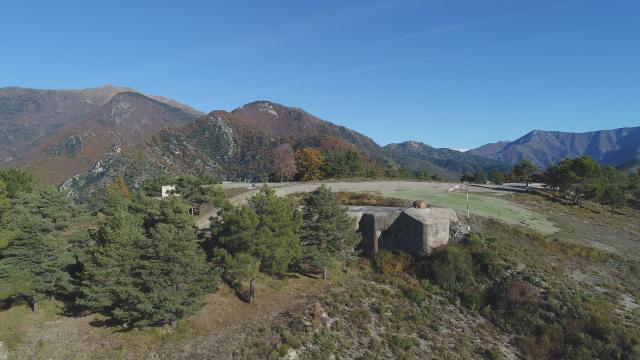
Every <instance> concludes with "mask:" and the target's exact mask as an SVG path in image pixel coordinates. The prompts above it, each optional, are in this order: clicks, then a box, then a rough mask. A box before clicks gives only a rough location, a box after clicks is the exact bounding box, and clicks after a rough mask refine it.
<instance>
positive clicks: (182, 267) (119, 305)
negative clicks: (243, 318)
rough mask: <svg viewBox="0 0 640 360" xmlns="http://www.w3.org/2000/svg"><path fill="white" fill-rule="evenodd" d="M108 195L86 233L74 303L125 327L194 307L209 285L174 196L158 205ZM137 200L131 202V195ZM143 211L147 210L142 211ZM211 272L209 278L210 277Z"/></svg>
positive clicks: (168, 318) (167, 319)
mask: <svg viewBox="0 0 640 360" xmlns="http://www.w3.org/2000/svg"><path fill="white" fill-rule="evenodd" d="M120 196H121V197H122V198H121V199H120V200H118V199H117V194H116V195H113V194H111V195H110V198H109V201H108V202H107V203H109V204H111V205H110V206H111V207H109V208H107V209H104V214H105V217H104V219H103V220H102V221H101V222H100V225H99V228H98V230H97V231H96V232H94V233H93V234H92V237H91V238H92V240H93V241H92V244H91V245H90V247H89V251H88V256H87V261H86V264H84V267H85V270H84V273H83V286H82V289H81V290H82V294H83V297H82V298H81V299H80V301H79V303H80V304H82V305H85V306H87V307H89V308H90V309H93V310H96V311H100V312H102V313H104V314H106V315H108V316H110V317H111V318H112V319H114V320H116V321H118V322H120V323H122V324H124V325H125V327H128V326H146V325H161V324H167V323H173V322H174V321H176V320H177V319H179V318H182V317H184V316H187V315H189V314H192V313H193V312H195V311H196V310H197V309H199V308H200V307H201V306H202V304H203V302H204V297H205V295H206V293H207V292H208V291H209V290H210V289H212V288H214V287H215V285H216V279H217V275H215V272H213V273H212V271H211V269H210V267H209V265H208V264H207V262H206V258H205V255H204V252H203V251H202V249H201V248H200V244H199V243H198V239H197V237H196V229H195V228H194V226H193V224H192V223H191V221H190V219H189V217H188V216H186V215H185V214H184V212H181V204H180V202H179V200H178V198H169V199H165V200H163V201H162V202H161V203H160V205H159V207H156V206H155V205H152V204H151V203H148V202H146V201H145V198H144V197H139V198H138V197H137V196H135V195H134V196H133V200H132V201H133V203H131V202H130V201H129V200H128V199H125V198H124V197H123V196H122V195H120ZM137 198H138V199H141V200H143V202H142V203H141V204H136V203H135V200H136V199H137ZM145 209H146V210H149V211H150V212H149V213H145ZM212 275H213V276H212Z"/></svg>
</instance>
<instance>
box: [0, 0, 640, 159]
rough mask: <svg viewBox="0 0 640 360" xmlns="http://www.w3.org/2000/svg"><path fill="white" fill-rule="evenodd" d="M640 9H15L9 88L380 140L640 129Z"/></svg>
mask: <svg viewBox="0 0 640 360" xmlns="http://www.w3.org/2000/svg"><path fill="white" fill-rule="evenodd" d="M638 19H640V1H636V0H628V1H618V0H600V1H596V0H579V1H578V0H569V1H563V0H556V1H518V0H502V1H497V0H483V1H478V0H466V1H458V0H434V1H417V0H415V1H413V0H407V1H402V0H394V1H375V0H369V1H344V0H343V1H332V0H326V1H313V2H312V1H300V0H297V1H277V0H273V1H258V0H256V1H233V2H230V1H189V0H183V1H179V2H178V1H173V2H169V1H160V0H158V1H148V2H142V1H133V0H132V1H108V2H107V1H101V2H93V1H56V2H51V1H46V2H45V1H42V2H34V1H27V0H23V1H6V2H2V3H1V4H0V86H26V87H35V88H85V87H95V86H101V85H104V84H115V85H122V86H131V87H134V88H137V89H139V90H141V91H143V92H146V93H150V94H157V95H163V96H167V97H171V98H174V99H176V100H178V101H181V102H184V103H187V104H189V105H191V106H194V107H196V108H198V109H200V110H203V111H210V110H213V109H227V110H231V109H233V108H235V107H237V106H239V105H242V104H244V103H247V102H250V101H253V100H257V99H264V100H272V101H275V102H279V103H282V104H285V105H291V106H296V107H301V108H303V109H305V110H307V111H309V112H310V113H312V114H314V115H317V116H319V117H321V118H323V119H326V120H329V121H331V122H334V123H337V124H340V125H344V126H347V127H350V128H353V129H355V130H358V131H360V132H362V133H364V134H366V135H369V136H371V137H372V138H373V139H374V140H376V141H377V142H379V143H380V144H382V145H385V144H387V143H390V142H400V141H404V140H409V139H412V140H419V141H423V142H426V143H428V144H431V145H433V146H437V147H451V148H471V147H475V146H478V145H482V144H484V143H487V142H493V141H498V140H506V139H510V140H513V139H515V138H517V137H519V136H521V135H524V134H525V133H526V132H528V131H530V130H532V129H543V130H561V131H590V130H596V129H605V128H616V127H624V126H638V125H640V21H639V20H638Z"/></svg>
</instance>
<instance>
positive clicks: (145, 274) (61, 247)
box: [0, 170, 357, 328]
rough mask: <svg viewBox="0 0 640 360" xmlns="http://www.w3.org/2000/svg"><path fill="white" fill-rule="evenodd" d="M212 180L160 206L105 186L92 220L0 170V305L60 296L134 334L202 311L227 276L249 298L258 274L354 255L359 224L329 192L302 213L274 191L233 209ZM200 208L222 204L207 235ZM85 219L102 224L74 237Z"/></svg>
mask: <svg viewBox="0 0 640 360" xmlns="http://www.w3.org/2000/svg"><path fill="white" fill-rule="evenodd" d="M159 181H161V182H162V181H164V179H161V180H159ZM203 181H204V182H206V180H196V179H193V178H187V177H185V178H182V179H179V183H180V187H181V190H182V191H184V192H185V195H184V196H171V197H167V198H163V199H157V198H156V197H150V196H147V195H146V194H145V193H144V192H143V191H136V192H130V191H129V190H128V189H127V188H126V186H125V185H124V181H122V179H120V180H119V181H118V180H117V181H115V182H114V183H113V184H111V185H110V186H109V187H108V188H107V189H105V193H104V195H103V196H102V198H101V199H100V201H99V202H98V203H99V206H98V209H97V210H96V211H95V212H94V213H93V217H87V218H83V219H80V220H81V221H78V219H79V217H80V216H86V215H87V214H88V212H89V210H88V208H87V207H83V206H79V205H77V204H75V203H73V202H72V200H71V199H70V198H69V197H68V196H67V195H66V194H64V193H62V192H60V191H58V190H57V189H54V188H51V187H43V186H39V185H37V184H36V183H35V181H34V180H33V177H31V176H30V175H29V174H27V173H25V172H22V171H14V170H12V171H10V172H1V173H0V304H5V305H9V306H10V305H11V304H14V303H19V302H22V301H26V302H27V303H28V304H30V305H31V306H32V308H33V310H34V311H37V307H38V302H39V301H40V300H42V299H43V298H45V297H56V298H58V299H60V300H63V301H65V302H66V303H67V304H68V305H70V308H73V309H76V310H78V311H91V312H95V313H100V314H103V315H105V316H106V317H107V318H108V319H109V321H110V322H113V323H115V324H120V325H122V326H123V327H125V328H131V327H135V326H158V325H165V324H173V323H175V321H176V320H178V319H180V318H183V317H185V316H188V315H190V314H192V313H194V312H195V311H197V310H198V309H200V308H201V307H202V306H203V304H204V300H205V297H206V295H207V294H208V293H210V292H212V291H214V290H215V289H216V287H217V286H218V282H219V279H220V278H221V275H222V278H223V279H225V280H226V279H228V280H230V281H231V282H232V283H233V284H236V285H237V284H240V283H242V282H246V281H248V282H250V283H251V289H250V291H249V298H248V300H249V301H252V300H253V295H254V291H253V289H254V285H255V280H256V278H257V276H258V274H259V273H263V274H265V275H267V276H283V275H285V274H287V273H289V272H291V271H295V270H298V271H299V270H300V269H301V268H302V267H305V268H307V269H308V268H311V269H312V271H318V272H320V271H322V273H323V275H324V277H325V278H326V277H327V276H328V270H327V269H328V267H329V265H330V264H331V262H332V261H334V260H336V259H340V258H343V257H349V256H351V255H353V254H354V247H355V245H356V242H357V236H356V233H355V230H354V225H355V224H354V220H353V219H352V218H350V217H349V216H348V215H347V213H346V211H345V210H344V209H343V208H342V207H340V205H339V203H338V200H337V197H336V195H335V194H333V193H332V192H331V190H330V189H329V188H327V187H324V186H322V187H320V188H318V189H317V190H316V191H315V192H314V193H313V194H312V195H311V196H310V197H309V198H308V199H307V200H306V205H307V206H306V207H304V210H302V211H301V210H299V209H298V207H297V206H296V205H295V204H294V203H293V202H292V200H290V199H287V198H282V197H278V196H276V194H275V192H274V191H273V190H271V189H269V188H267V187H265V188H263V189H262V190H261V191H260V192H259V193H258V194H256V195H255V196H254V197H252V198H251V199H249V201H248V202H247V204H245V205H240V206H234V205H232V204H231V203H230V202H229V201H228V200H227V199H226V196H225V194H224V191H223V190H222V189H221V188H220V187H218V186H209V185H208V184H202V182H203ZM147 185H148V186H150V187H153V186H152V185H150V184H147ZM154 188H155V187H154ZM152 195H153V194H152ZM181 195H183V194H181ZM191 201H206V202H210V204H211V205H212V206H215V207H217V208H218V209H219V216H218V218H217V220H215V221H213V222H212V226H211V230H212V235H211V237H210V238H207V237H205V236H202V234H200V233H199V232H198V229H197V228H196V227H195V226H194V223H193V218H192V217H190V216H189V215H187V211H186V210H187V208H188V207H189V206H190V204H191ZM87 219H88V221H87ZM78 224H82V225H87V224H93V226H92V227H91V229H90V230H89V231H88V233H87V232H86V230H85V232H84V234H85V236H79V237H77V236H76V237H75V238H73V237H70V236H68V234H67V233H68V232H69V230H70V226H75V225H78Z"/></svg>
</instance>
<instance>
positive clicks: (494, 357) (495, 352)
mask: <svg viewBox="0 0 640 360" xmlns="http://www.w3.org/2000/svg"><path fill="white" fill-rule="evenodd" d="M484 357H485V358H486V359H487V360H500V359H502V351H500V348H499V347H497V346H494V347H492V348H491V349H487V350H486V351H485V353H484Z"/></svg>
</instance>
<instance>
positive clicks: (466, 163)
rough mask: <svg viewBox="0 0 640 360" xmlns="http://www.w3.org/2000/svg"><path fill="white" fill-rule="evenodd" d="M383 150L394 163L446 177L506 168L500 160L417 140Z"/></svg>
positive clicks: (386, 147) (389, 146)
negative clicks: (481, 170)
mask: <svg viewBox="0 0 640 360" xmlns="http://www.w3.org/2000/svg"><path fill="white" fill-rule="evenodd" d="M384 152H385V154H387V156H389V157H390V158H391V159H392V160H394V161H395V162H396V163H398V164H400V165H403V166H405V167H407V168H409V169H412V170H427V171H428V172H429V173H431V174H438V175H440V176H444V177H447V178H454V179H457V178H458V177H459V176H460V174H461V173H464V172H476V171H478V170H480V169H483V170H485V171H489V170H490V169H498V170H506V169H508V168H509V165H508V164H505V163H503V162H501V161H497V160H493V159H489V158H486V157H482V156H477V155H473V154H469V153H464V152H460V151H458V150H452V149H447V148H440V149H436V148H433V147H431V146H429V145H427V144H424V143H421V142H417V141H406V142H403V143H400V144H389V145H387V146H385V147H384Z"/></svg>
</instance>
